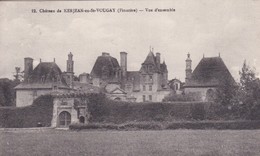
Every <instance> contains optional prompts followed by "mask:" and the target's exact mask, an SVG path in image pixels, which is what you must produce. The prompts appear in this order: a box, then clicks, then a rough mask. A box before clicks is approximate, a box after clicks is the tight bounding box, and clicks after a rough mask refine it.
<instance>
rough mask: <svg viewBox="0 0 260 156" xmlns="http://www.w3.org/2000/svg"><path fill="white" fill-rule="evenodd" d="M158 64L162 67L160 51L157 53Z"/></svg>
mask: <svg viewBox="0 0 260 156" xmlns="http://www.w3.org/2000/svg"><path fill="white" fill-rule="evenodd" d="M156 64H157V67H158V68H159V69H160V66H161V54H160V53H159V52H157V53H156Z"/></svg>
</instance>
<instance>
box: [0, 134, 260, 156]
mask: <svg viewBox="0 0 260 156" xmlns="http://www.w3.org/2000/svg"><path fill="white" fill-rule="evenodd" d="M259 153H260V130H163V131H91V130H90V131H80V132H76V131H61V130H52V129H46V130H28V129H25V130H24V129H19V130H8V131H6V130H0V155H13V156H15V155H55V156H56V155H62V156H63V155H87V156H92V155H106V156H107V155H108V156H115V155H118V156H122V155H123V156H124V155H127V156H138V155H149V156H150V155H152V156H153V155H154V156H155V155H169V156H173V155H174V156H178V155H181V156H182V155H185V156H186V155H187V156H189V155H195V156H222V155H223V156H233V155H234V156H235V155H236V156H237V155H238V156H245V155H247V156H248V155H250V156H251V155H255V156H257V155H259Z"/></svg>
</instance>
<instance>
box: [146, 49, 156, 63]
mask: <svg viewBox="0 0 260 156" xmlns="http://www.w3.org/2000/svg"><path fill="white" fill-rule="evenodd" d="M143 64H153V65H156V58H155V56H154V54H153V52H151V51H150V52H149V54H148V55H147V57H146V59H145V61H144V63H143Z"/></svg>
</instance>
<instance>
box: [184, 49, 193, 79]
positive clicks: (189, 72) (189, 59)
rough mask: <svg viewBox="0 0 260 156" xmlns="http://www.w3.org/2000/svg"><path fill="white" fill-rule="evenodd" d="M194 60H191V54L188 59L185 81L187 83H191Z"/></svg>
mask: <svg viewBox="0 0 260 156" xmlns="http://www.w3.org/2000/svg"><path fill="white" fill-rule="evenodd" d="M191 64H192V60H191V58H190V53H188V54H187V59H186V70H185V71H186V78H185V81H186V83H187V81H189V79H190V78H191V74H192V67H191Z"/></svg>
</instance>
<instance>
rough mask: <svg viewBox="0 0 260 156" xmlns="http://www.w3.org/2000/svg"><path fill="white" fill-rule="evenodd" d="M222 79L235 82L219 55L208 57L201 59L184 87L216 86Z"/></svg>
mask: <svg viewBox="0 0 260 156" xmlns="http://www.w3.org/2000/svg"><path fill="white" fill-rule="evenodd" d="M223 80H228V81H230V83H235V80H234V79H233V77H232V75H231V74H230V72H229V70H228V69H227V67H226V65H225V63H224V62H223V60H222V59H221V58H220V57H208V58H203V59H201V61H200V62H199V64H198V65H197V67H196V68H195V70H194V71H193V73H192V76H191V79H190V80H188V81H187V83H186V84H185V87H203V86H204V87H206V86H218V85H219V84H220V83H221V82H223Z"/></svg>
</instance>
